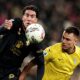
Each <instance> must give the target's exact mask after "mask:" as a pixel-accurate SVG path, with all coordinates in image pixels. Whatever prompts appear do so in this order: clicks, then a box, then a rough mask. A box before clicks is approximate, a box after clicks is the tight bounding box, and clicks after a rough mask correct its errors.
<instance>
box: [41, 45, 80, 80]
mask: <svg viewBox="0 0 80 80" xmlns="http://www.w3.org/2000/svg"><path fill="white" fill-rule="evenodd" d="M44 60H45V71H44V75H43V79H42V80H70V77H71V75H72V74H73V71H74V69H75V68H76V67H77V66H78V65H79V64H80V48H79V47H78V46H76V49H75V52H74V53H73V54H68V53H67V52H62V47H61V43H57V44H55V45H52V46H50V47H48V48H46V49H45V50H44Z"/></svg>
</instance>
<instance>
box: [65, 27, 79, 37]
mask: <svg viewBox="0 0 80 80" xmlns="http://www.w3.org/2000/svg"><path fill="white" fill-rule="evenodd" d="M64 31H65V32H67V33H73V34H74V35H76V36H79V35H80V31H79V29H78V28H77V27H68V28H66V29H65V30H64Z"/></svg>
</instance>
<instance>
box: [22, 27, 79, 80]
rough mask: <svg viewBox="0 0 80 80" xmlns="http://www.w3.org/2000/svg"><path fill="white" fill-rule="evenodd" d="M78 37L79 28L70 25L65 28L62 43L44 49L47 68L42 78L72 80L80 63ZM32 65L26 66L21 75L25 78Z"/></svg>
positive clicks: (46, 79) (47, 79)
mask: <svg viewBox="0 0 80 80" xmlns="http://www.w3.org/2000/svg"><path fill="white" fill-rule="evenodd" d="M78 37H79V30H78V29H77V28H76V27H69V28H67V29H65V30H64V32H63V35H62V42H61V43H56V44H55V45H52V46H50V47H48V48H46V49H45V50H44V52H43V54H44V62H45V63H44V66H45V70H44V75H43V78H42V80H70V78H71V75H72V74H73V71H74V69H75V68H76V67H77V66H78V65H79V64H80V48H79V47H78V46H76V44H77V42H78ZM32 66H33V65H32V63H31V62H30V63H29V65H27V66H25V68H24V69H23V71H22V74H21V76H23V77H24V78H25V76H26V74H27V73H28V72H29V70H30V68H31V67H32ZM22 80H24V79H22ZM37 80H38V79H37Z"/></svg>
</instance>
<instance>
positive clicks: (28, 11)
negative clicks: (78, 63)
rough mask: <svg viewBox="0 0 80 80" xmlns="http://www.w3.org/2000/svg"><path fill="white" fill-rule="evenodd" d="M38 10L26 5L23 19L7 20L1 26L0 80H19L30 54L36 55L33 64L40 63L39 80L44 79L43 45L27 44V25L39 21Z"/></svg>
mask: <svg viewBox="0 0 80 80" xmlns="http://www.w3.org/2000/svg"><path fill="white" fill-rule="evenodd" d="M38 12H39V11H38V8H37V7H36V6H34V5H30V6H26V7H25V8H24V9H23V15H22V19H18V18H15V19H11V20H5V22H4V25H3V26H2V27H1V28H0V80H19V75H20V73H21V72H20V70H19V68H20V66H21V63H22V61H23V59H24V58H25V57H26V56H28V55H29V54H31V55H32V56H34V59H33V60H32V61H31V62H32V65H35V64H37V65H38V72H37V80H41V79H42V75H43V70H44V57H43V55H42V54H40V50H41V45H40V44H34V43H33V44H30V45H27V43H26V41H27V38H26V36H25V31H26V27H27V26H28V25H30V24H32V23H37V22H38V15H39V14H38ZM39 71H40V72H39ZM39 76H40V77H39Z"/></svg>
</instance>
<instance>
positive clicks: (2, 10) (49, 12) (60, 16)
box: [0, 0, 80, 80]
mask: <svg viewBox="0 0 80 80" xmlns="http://www.w3.org/2000/svg"><path fill="white" fill-rule="evenodd" d="M30 4H34V5H37V6H38V7H39V10H40V16H39V22H40V23H41V24H42V25H43V26H44V28H45V30H46V39H45V43H44V47H46V46H49V45H52V44H54V43H56V42H59V41H60V40H61V34H62V31H63V29H64V28H66V27H69V26H76V27H79V28H80V0H0V25H2V24H3V22H4V20H5V19H10V18H15V17H20V18H21V15H22V9H23V7H24V6H26V5H30ZM78 45H79V46H80V43H78ZM79 77H80V67H78V68H77V69H76V70H75V72H74V75H73V76H72V80H80V78H79Z"/></svg>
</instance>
